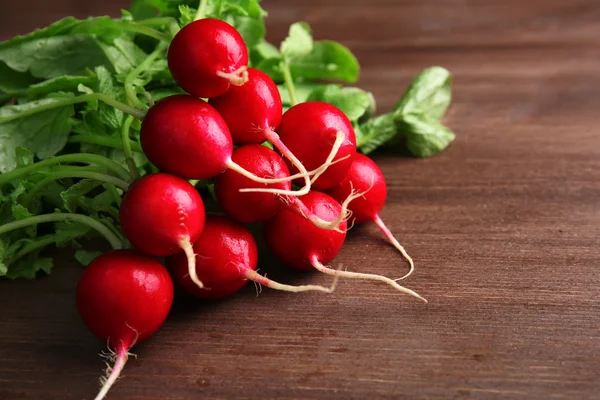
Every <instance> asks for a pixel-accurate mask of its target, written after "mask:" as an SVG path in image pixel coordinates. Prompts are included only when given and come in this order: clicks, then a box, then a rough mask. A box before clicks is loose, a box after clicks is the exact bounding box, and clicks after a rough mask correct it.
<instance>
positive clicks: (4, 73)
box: [0, 61, 38, 96]
mask: <svg viewBox="0 0 600 400" xmlns="http://www.w3.org/2000/svg"><path fill="white" fill-rule="evenodd" d="M37 81H38V79H36V78H34V77H33V76H31V74H30V73H29V72H18V71H15V70H14V69H12V68H10V67H9V66H8V65H6V64H5V63H3V62H1V61H0V90H1V91H3V92H4V93H6V94H8V95H12V96H21V95H24V94H25V93H26V92H27V88H28V87H30V86H31V85H33V84H35V83H36V82H37Z"/></svg>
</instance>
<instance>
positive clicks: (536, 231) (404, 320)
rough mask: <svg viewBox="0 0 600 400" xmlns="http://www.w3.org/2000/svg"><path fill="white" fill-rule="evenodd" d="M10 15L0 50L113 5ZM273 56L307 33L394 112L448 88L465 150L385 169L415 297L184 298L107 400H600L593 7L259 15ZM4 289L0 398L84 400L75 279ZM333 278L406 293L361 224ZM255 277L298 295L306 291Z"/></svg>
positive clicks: (88, 391) (86, 351)
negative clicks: (411, 91)
mask: <svg viewBox="0 0 600 400" xmlns="http://www.w3.org/2000/svg"><path fill="white" fill-rule="evenodd" d="M118 3H119V2H118V1H115V0H112V1H105V2H84V1H75V0H73V1H70V2H69V1H66V0H59V1H53V2H51V3H47V2H43V1H41V0H40V1H36V0H21V1H19V2H15V3H10V4H11V5H8V4H9V3H8V2H7V1H4V0H3V5H2V7H1V10H2V12H1V13H0V37H2V38H6V37H9V36H10V35H13V34H16V33H22V32H27V31H28V30H30V29H31V28H33V27H35V26H42V25H44V24H46V23H48V22H50V21H51V20H54V19H56V18H59V17H61V16H63V15H68V14H75V15H78V16H85V15H87V14H101V13H112V14H114V15H116V14H118V10H119V8H120V7H125V6H126V2H124V1H122V2H121V4H118ZM264 6H265V7H266V8H267V10H268V11H269V13H270V17H269V19H268V21H269V22H268V28H269V36H270V38H271V39H273V40H280V39H281V38H282V37H283V35H284V34H285V31H286V29H287V26H288V25H289V23H291V22H293V21H296V20H306V21H308V22H310V23H311V24H312V25H313V30H314V34H315V36H316V37H317V38H330V39H334V40H339V41H342V42H344V43H345V44H347V45H348V46H350V47H351V48H352V50H354V51H355V52H356V54H357V55H358V57H359V59H360V61H361V64H362V67H363V71H362V77H361V81H360V85H361V86H362V87H364V88H367V89H369V90H372V91H373V92H374V93H375V95H376V98H377V100H378V103H379V106H380V110H381V111H385V110H388V109H389V108H390V107H391V106H392V105H393V103H394V101H395V100H396V99H397V98H398V97H399V96H400V94H401V93H402V91H403V90H404V89H405V87H406V85H407V84H408V82H409V81H410V79H411V78H412V77H413V76H414V74H416V73H417V72H418V71H419V70H420V69H421V68H423V67H426V66H428V65H432V64H439V65H443V66H445V67H447V68H449V69H450V70H451V71H452V72H453V73H454V74H455V85H454V93H455V100H454V103H453V107H452V110H451V112H450V115H449V117H448V118H447V122H448V124H449V125H450V126H451V127H452V128H453V129H454V130H455V131H456V132H457V136H458V138H457V140H456V142H455V143H454V144H453V145H452V147H451V148H450V149H449V150H448V151H446V152H444V153H443V154H441V155H439V156H437V157H433V158H430V159H424V160H418V159H409V158H399V157H396V156H391V155H383V154H379V155H377V156H376V157H375V158H376V160H377V161H378V162H379V163H380V165H381V167H382V169H383V171H384V173H385V175H386V177H387V179H388V183H389V189H390V190H389V199H388V204H387V206H386V208H385V209H384V211H383V213H382V217H383V218H384V220H386V221H387V222H388V223H389V225H390V226H391V227H392V228H393V231H394V232H395V233H396V234H397V235H398V237H400V238H401V241H402V242H403V243H404V244H405V245H406V248H407V250H408V251H409V252H410V253H411V254H412V256H413V257H414V258H415V260H416V265H417V272H416V273H415V275H414V276H413V277H411V278H410V279H409V281H408V282H407V284H408V285H409V286H410V287H411V288H413V289H415V290H417V291H418V292H419V293H421V294H422V295H424V296H425V297H427V298H428V299H429V301H430V303H429V304H428V305H423V304H421V303H419V302H418V301H415V300H414V299H412V298H409V297H407V296H403V295H399V294H397V293H395V292H393V291H392V290H390V289H389V288H388V287H387V286H382V285H378V284H371V283H359V282H355V281H353V282H349V281H348V282H342V283H341V284H340V286H339V289H338V290H337V292H336V293H335V294H333V295H322V294H299V295H293V294H286V293H277V292H274V291H269V290H263V292H262V294H261V295H260V296H258V297H256V296H255V291H254V288H253V287H252V285H249V286H248V287H246V289H245V290H243V291H242V292H241V293H239V295H237V296H235V297H233V298H231V299H229V300H227V301H223V302H219V303H213V304H203V303H200V302H190V301H187V300H184V299H179V300H178V301H177V303H176V305H175V307H174V309H173V313H172V316H171V317H170V318H169V319H168V321H167V323H166V324H165V325H164V327H163V329H162V330H161V331H160V332H159V333H158V334H157V335H156V336H155V337H154V338H153V339H151V340H149V341H148V342H147V343H146V344H144V345H141V346H139V347H137V348H136V349H135V352H136V353H137V354H138V355H139V358H138V359H137V360H136V359H132V360H131V361H130V363H129V365H128V366H127V367H126V370H125V373H124V377H123V379H121V380H120V381H119V382H118V383H117V384H116V386H115V387H114V389H113V390H112V392H111V394H110V396H109V398H110V399H131V400H133V399H140V400H141V399H144V400H150V399H275V398H280V399H310V398H319V399H334V398H335V399H366V398H376V399H554V398H556V399H598V398H600V304H599V301H598V300H599V295H600V272H599V268H600V265H599V253H600V239H599V236H600V181H599V178H600V176H599V172H598V171H599V168H600V130H599V128H598V125H599V124H600V24H599V22H600V3H599V2H598V1H596V0H586V1H581V0H570V1H563V0H537V1H525V0H519V1H516V0H506V1H493V0H469V1H466V0H438V1H432V0H422V1H420V0H412V1H409V0H404V1H394V0H388V1H385V0H376V1H372V2H370V3H369V2H366V1H358V0H344V1H342V0H319V1H317V0H303V1H302V2H300V1H294V2H291V1H289V2H288V1H275V0H271V1H265V2H264ZM61 260H62V262H61V267H60V268H57V269H56V270H55V272H54V273H53V274H52V276H50V277H48V278H45V279H39V280H36V281H20V282H4V281H3V282H0V307H1V311H0V399H2V400H8V399H11V400H12V399H83V398H87V399H89V398H91V397H92V396H93V395H94V393H95V390H96V389H97V387H98V377H99V376H100V374H101V370H102V367H103V363H102V361H101V360H100V358H99V357H98V356H97V353H98V352H100V351H101V350H103V349H104V346H103V344H102V343H100V342H99V341H98V340H97V339H95V338H94V337H93V336H92V335H91V334H89V333H88V332H87V331H86V329H85V327H84V326H83V325H82V323H81V322H80V320H79V318H78V315H77V312H76V310H75V303H74V295H73V293H74V289H75V286H76V282H77V277H78V276H79V274H80V273H81V268H80V267H77V266H76V265H75V264H74V263H73V262H72V261H71V260H70V259H69V257H68V256H65V257H63V258H61ZM337 262H339V263H343V264H344V266H346V267H347V268H348V269H350V270H356V271H371V272H377V273H382V274H386V275H389V276H399V275H400V274H402V273H403V272H404V268H405V265H404V263H403V262H402V260H401V259H400V257H398V255H397V254H396V253H395V252H394V250H393V249H392V248H390V247H389V246H387V245H386V244H385V243H384V242H383V241H382V239H381V235H380V234H379V233H378V232H377V229H376V228H375V227H374V226H372V225H370V226H364V227H360V228H356V229H354V230H353V231H352V234H351V235H350V238H349V240H348V243H347V245H346V246H345V248H344V250H343V251H342V253H341V254H340V255H339V256H338V258H337ZM261 265H262V267H263V270H266V271H268V272H269V275H270V276H271V277H273V278H278V279H281V280H282V281H286V282H290V283H302V282H323V283H325V282H328V281H329V280H328V279H327V278H326V277H321V276H319V275H318V274H316V273H315V274H309V275H302V274H295V273H289V272H287V271H285V270H279V269H278V267H279V265H278V264H277V263H276V262H275V261H273V260H272V259H271V258H269V257H268V256H267V255H265V256H263V257H262V259H261Z"/></svg>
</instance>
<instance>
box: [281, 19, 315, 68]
mask: <svg viewBox="0 0 600 400" xmlns="http://www.w3.org/2000/svg"><path fill="white" fill-rule="evenodd" d="M312 50H313V39H312V35H311V33H310V26H309V25H308V24H307V23H305V22H296V23H294V24H292V25H291V26H290V30H289V33H288V37H287V38H285V40H284V41H283V42H282V43H281V47H280V51H281V54H282V55H283V57H284V58H288V59H289V60H291V59H297V58H302V57H305V56H307V55H308V54H310V52H311V51H312Z"/></svg>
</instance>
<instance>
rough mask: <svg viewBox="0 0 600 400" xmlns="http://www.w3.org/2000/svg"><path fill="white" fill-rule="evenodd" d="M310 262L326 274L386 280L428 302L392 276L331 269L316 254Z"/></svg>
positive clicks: (391, 284) (395, 287) (393, 285)
mask: <svg viewBox="0 0 600 400" xmlns="http://www.w3.org/2000/svg"><path fill="white" fill-rule="evenodd" d="M310 262H311V264H312V266H313V267H315V268H316V269H317V270H319V271H321V272H323V273H324V274H327V275H331V276H339V277H340V278H350V279H366V280H372V281H380V282H384V283H387V284H388V285H390V286H391V287H393V288H394V289H396V290H398V291H399V292H402V293H406V294H409V295H411V296H414V297H416V298H417V299H419V300H422V301H424V302H425V303H427V300H425V299H424V298H423V297H421V296H420V295H419V294H418V293H416V292H414V291H412V290H410V289H407V288H405V287H404V286H400V285H398V283H396V282H395V281H393V280H391V279H390V278H387V277H385V276H382V275H375V274H363V273H359V272H350V271H341V270H334V269H331V268H329V267H326V266H324V265H323V264H321V262H320V261H319V260H317V257H316V256H313V257H312V258H311V260H310Z"/></svg>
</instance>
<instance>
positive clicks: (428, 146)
mask: <svg viewBox="0 0 600 400" xmlns="http://www.w3.org/2000/svg"><path fill="white" fill-rule="evenodd" d="M398 124H399V128H400V130H401V131H402V133H403V134H404V136H405V137H406V145H407V147H408V150H409V151H410V152H411V153H412V154H413V155H415V156H418V157H429V156H432V155H435V154H437V153H439V152H441V151H442V150H444V149H446V147H448V146H449V145H450V143H452V142H453V141H454V139H455V137H456V135H455V134H454V132H452V131H451V130H450V129H448V128H447V127H445V126H444V125H442V124H441V123H439V122H438V121H432V120H430V119H428V118H427V117H426V116H424V115H418V114H410V115H406V116H404V117H403V119H402V120H401V121H399V122H398Z"/></svg>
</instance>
